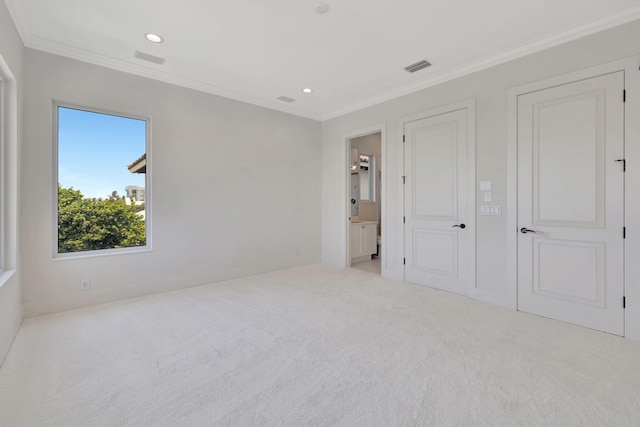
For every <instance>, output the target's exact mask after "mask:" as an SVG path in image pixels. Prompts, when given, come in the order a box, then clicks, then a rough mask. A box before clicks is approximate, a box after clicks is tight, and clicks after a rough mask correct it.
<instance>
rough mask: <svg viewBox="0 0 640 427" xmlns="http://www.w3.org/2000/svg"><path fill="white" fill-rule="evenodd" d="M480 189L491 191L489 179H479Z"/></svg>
mask: <svg viewBox="0 0 640 427" xmlns="http://www.w3.org/2000/svg"><path fill="white" fill-rule="evenodd" d="M480 191H491V181H480Z"/></svg>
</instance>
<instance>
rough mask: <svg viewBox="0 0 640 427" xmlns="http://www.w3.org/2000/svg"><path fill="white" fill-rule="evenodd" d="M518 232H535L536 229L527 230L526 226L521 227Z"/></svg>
mask: <svg viewBox="0 0 640 427" xmlns="http://www.w3.org/2000/svg"><path fill="white" fill-rule="evenodd" d="M520 232H521V233H522V234H527V233H535V232H536V230H529V229H528V228H526V227H522V228H521V229H520Z"/></svg>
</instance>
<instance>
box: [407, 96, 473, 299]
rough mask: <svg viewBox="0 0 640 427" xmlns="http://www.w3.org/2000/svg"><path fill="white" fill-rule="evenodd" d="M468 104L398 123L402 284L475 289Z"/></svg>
mask: <svg viewBox="0 0 640 427" xmlns="http://www.w3.org/2000/svg"><path fill="white" fill-rule="evenodd" d="M470 105H471V106H472V105H473V100H471V101H467V102H465V103H460V104H458V105H454V106H450V107H449V108H445V107H443V108H441V109H438V110H433V111H432V112H427V113H425V114H424V115H423V116H422V117H420V118H418V117H416V118H415V119H413V120H407V121H404V122H403V134H404V141H405V142H404V168H405V172H404V175H405V185H404V200H405V207H404V216H405V232H404V234H405V238H404V239H405V280H406V281H408V282H412V283H417V284H420V285H425V286H430V287H434V288H438V289H443V290H447V291H450V292H455V293H459V294H469V293H470V292H471V290H472V288H473V287H474V286H475V218H474V206H475V204H474V202H475V191H474V188H475V150H473V149H472V148H473V147H470V140H472V139H473V138H472V137H470V134H471V132H470V130H473V129H474V127H473V125H471V126H470V122H471V121H473V120H474V119H473V117H472V116H473V114H472V110H473V108H470Z"/></svg>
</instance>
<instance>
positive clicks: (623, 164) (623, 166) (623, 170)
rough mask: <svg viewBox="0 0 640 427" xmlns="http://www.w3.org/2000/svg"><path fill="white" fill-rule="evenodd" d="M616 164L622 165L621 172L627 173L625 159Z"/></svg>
mask: <svg viewBox="0 0 640 427" xmlns="http://www.w3.org/2000/svg"><path fill="white" fill-rule="evenodd" d="M616 162H620V163H622V172H626V171H627V159H618V160H616Z"/></svg>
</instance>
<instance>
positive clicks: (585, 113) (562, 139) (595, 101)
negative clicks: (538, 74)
mask: <svg viewBox="0 0 640 427" xmlns="http://www.w3.org/2000/svg"><path fill="white" fill-rule="evenodd" d="M623 88H624V74H623V73H622V72H618V73H613V74H607V75H604V76H598V77H594V78H590V79H586V80H581V81H577V82H574V83H570V84H565V85H562V86H556V87H552V88H548V89H544V90H540V91H536V92H532V93H528V94H525V95H520V96H519V97H518V104H517V105H518V124H517V125H518V133H517V138H518V230H517V232H518V236H519V237H518V309H519V310H522V311H526V312H529V313H534V314H538V315H541V316H545V317H550V318H554V319H558V320H562V321H566V322H570V323H574V324H577V325H582V326H586V327H589V328H593V329H598V330H601V331H605V332H610V333H613V334H617V335H623V334H624V312H623V305H622V304H623V300H622V298H623V292H624V264H623V263H624V240H623V226H624V170H623V168H624V162H623V161H621V160H622V159H623V158H624V103H623V97H622V94H623Z"/></svg>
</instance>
